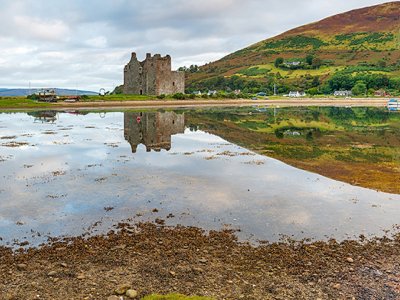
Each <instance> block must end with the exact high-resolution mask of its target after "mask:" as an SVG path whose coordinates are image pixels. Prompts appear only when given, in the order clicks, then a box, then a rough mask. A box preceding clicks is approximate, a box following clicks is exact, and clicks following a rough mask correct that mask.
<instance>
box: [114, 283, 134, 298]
mask: <svg viewBox="0 0 400 300" xmlns="http://www.w3.org/2000/svg"><path fill="white" fill-rule="evenodd" d="M131 287H132V286H131V285H130V284H121V285H119V286H118V287H117V288H116V289H115V290H114V293H115V294H117V295H124V294H125V293H126V291H127V290H129V289H130V288H131Z"/></svg>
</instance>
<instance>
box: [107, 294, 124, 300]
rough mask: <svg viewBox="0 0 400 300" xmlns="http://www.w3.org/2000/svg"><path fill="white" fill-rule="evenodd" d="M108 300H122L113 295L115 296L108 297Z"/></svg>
mask: <svg viewBox="0 0 400 300" xmlns="http://www.w3.org/2000/svg"><path fill="white" fill-rule="evenodd" d="M107 300H121V297H118V296H115V295H113V296H110V297H108V298H107Z"/></svg>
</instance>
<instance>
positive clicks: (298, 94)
mask: <svg viewBox="0 0 400 300" xmlns="http://www.w3.org/2000/svg"><path fill="white" fill-rule="evenodd" d="M305 95H306V93H304V92H299V91H295V92H294V91H290V92H289V95H288V96H289V97H292V98H298V97H304V96H305Z"/></svg>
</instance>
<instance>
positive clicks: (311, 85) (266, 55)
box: [188, 1, 400, 93]
mask: <svg viewBox="0 0 400 300" xmlns="http://www.w3.org/2000/svg"><path fill="white" fill-rule="evenodd" d="M399 45H400V1H396V2H390V3H385V4H382V5H376V6H372V7H366V8H362V9H357V10H352V11H349V12H346V13H342V14H339V15H335V16H332V17H328V18H326V19H323V20H321V21H319V22H315V23H311V24H308V25H304V26H301V27H298V28H295V29H292V30H289V31H287V32H285V33H283V34H281V35H278V36H276V37H273V38H270V39H267V40H263V41H261V42H258V43H256V44H254V45H251V46H249V47H247V48H245V49H242V50H239V51H237V52H235V53H232V54H230V55H228V56H226V57H224V58H222V59H221V60H219V61H216V62H214V63H210V64H207V65H205V66H202V67H201V68H200V71H198V72H192V73H190V74H189V76H188V83H189V89H193V90H195V89H207V88H213V89H226V88H228V89H229V88H230V89H245V90H247V91H249V92H252V91H253V92H254V91H256V90H265V91H267V92H271V91H272V86H273V85H274V84H277V85H278V86H279V91H280V92H286V91H287V90H291V89H297V90H305V91H307V90H310V89H314V90H311V91H310V92H326V93H328V92H332V91H333V90H334V89H351V88H353V87H354V86H355V85H356V83H357V82H359V83H360V84H361V82H362V84H364V85H365V88H366V89H367V90H369V91H370V92H371V93H372V92H373V91H372V90H378V89H385V90H390V91H391V92H392V93H396V90H398V89H400V79H399V78H400V71H399V70H400V46H399ZM335 76H338V77H342V76H347V78H346V79H347V81H349V82H350V83H349V84H344V85H343V86H341V85H340V84H337V82H333V83H332V82H330V81H331V80H332V79H333V80H334V81H337V80H336V79H337V78H335ZM350 77H352V78H350ZM341 81H343V80H341ZM316 89H317V90H316Z"/></svg>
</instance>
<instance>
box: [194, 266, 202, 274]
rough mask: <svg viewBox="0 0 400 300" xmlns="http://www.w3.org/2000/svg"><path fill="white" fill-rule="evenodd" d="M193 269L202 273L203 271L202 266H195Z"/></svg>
mask: <svg viewBox="0 0 400 300" xmlns="http://www.w3.org/2000/svg"><path fill="white" fill-rule="evenodd" d="M193 271H194V272H195V273H203V272H204V270H203V269H202V268H197V267H194V268H193Z"/></svg>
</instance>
